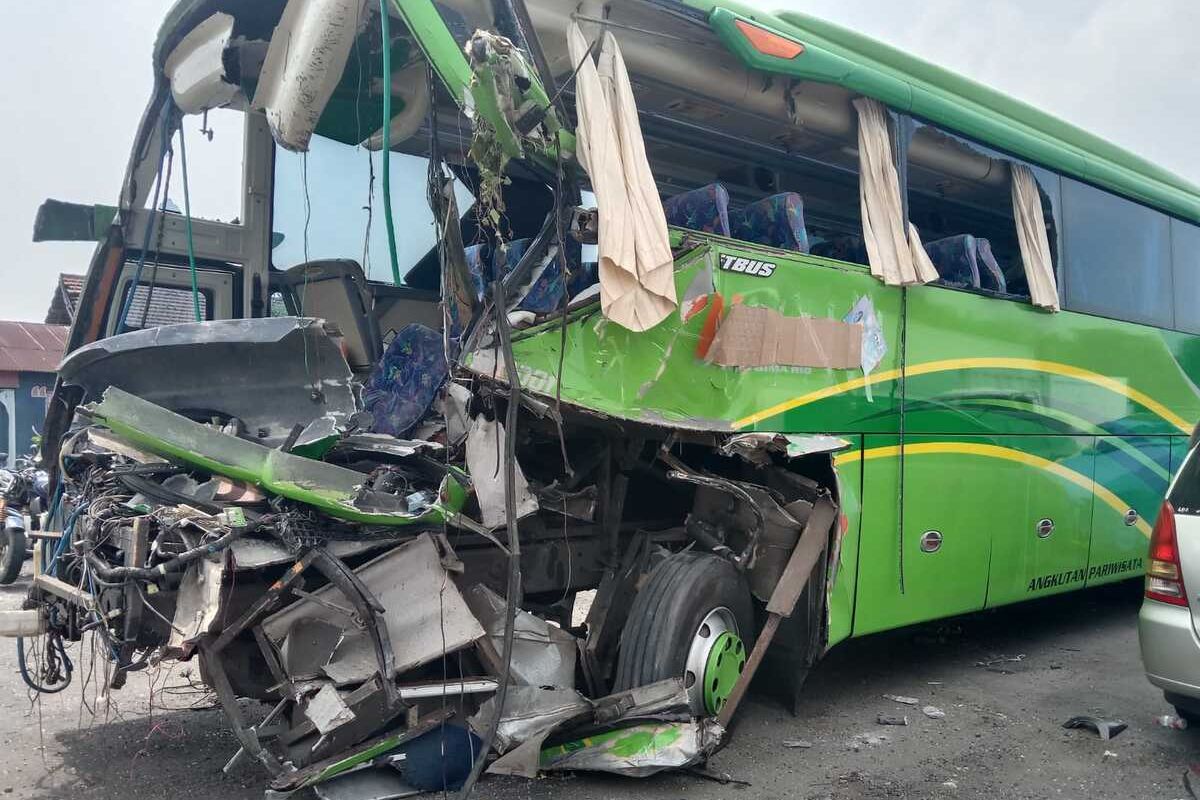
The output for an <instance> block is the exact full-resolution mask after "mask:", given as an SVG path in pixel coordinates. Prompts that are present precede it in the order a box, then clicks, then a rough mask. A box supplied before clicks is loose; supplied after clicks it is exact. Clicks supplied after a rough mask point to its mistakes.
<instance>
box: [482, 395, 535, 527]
mask: <svg viewBox="0 0 1200 800" xmlns="http://www.w3.org/2000/svg"><path fill="white" fill-rule="evenodd" d="M504 437H505V432H504V426H503V425H502V424H501V423H500V422H499V421H498V420H488V419H486V418H485V417H484V416H483V415H482V414H481V415H479V416H477V417H476V418H475V419H474V420H473V421H472V422H471V430H470V432H469V433H468V434H467V454H466V460H467V471H468V472H469V473H470V475H471V481H472V483H473V484H474V486H475V497H476V499H477V500H478V501H479V511H480V514H481V516H482V517H483V519H482V520H481V521H482V522H483V526H484V527H485V528H490V529H492V530H495V529H496V528H499V527H501V526H502V525H505V524H506V523H507V521H508V518H507V514H506V513H505V507H504V475H505V471H504V469H503V468H502V467H501V464H500V461H501V459H502V458H503V454H504V452H505V445H504ZM513 467H514V470H513V471H514V474H515V478H514V482H515V484H516V493H517V519H520V518H521V517H527V516H529V515H530V514H535V513H537V510H538V503H537V498H536V497H534V496H533V494H532V493H531V492H530V491H529V482H528V481H526V480H525V473H524V472H522V471H521V465H520V464H514V465H513Z"/></svg>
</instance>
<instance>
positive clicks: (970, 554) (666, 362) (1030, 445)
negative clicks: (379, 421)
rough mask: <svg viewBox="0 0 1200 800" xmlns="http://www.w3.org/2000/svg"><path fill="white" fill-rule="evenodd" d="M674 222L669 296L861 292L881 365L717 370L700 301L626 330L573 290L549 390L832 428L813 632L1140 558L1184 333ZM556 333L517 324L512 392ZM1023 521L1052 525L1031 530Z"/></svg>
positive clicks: (1175, 418) (766, 424)
mask: <svg viewBox="0 0 1200 800" xmlns="http://www.w3.org/2000/svg"><path fill="white" fill-rule="evenodd" d="M676 233H678V232H676ZM687 236H688V241H689V242H690V243H692V244H694V243H695V242H700V244H699V245H697V246H693V247H691V249H689V250H687V251H685V252H683V253H681V254H680V255H679V257H678V259H677V261H676V265H677V267H676V270H677V271H676V275H675V277H676V288H677V292H678V294H679V296H680V298H681V299H682V298H685V297H689V296H691V297H694V296H695V293H694V292H692V293H689V289H690V288H691V287H693V286H695V285H701V284H704V281H705V278H704V276H705V274H706V272H707V271H710V270H711V273H712V288H713V290H714V292H715V293H716V294H719V295H720V297H721V298H722V300H723V302H724V305H725V307H726V308H728V306H729V304H730V303H733V302H737V303H744V304H747V305H761V306H769V307H771V308H774V309H776V310H778V311H780V312H781V313H784V314H786V315H789V316H800V315H807V316H813V317H827V318H835V319H841V318H842V317H843V316H844V315H845V314H846V313H847V312H848V311H849V310H850V308H851V307H852V306H853V305H854V304H855V303H856V302H857V301H858V300H859V299H860V298H862V297H869V298H870V300H871V302H872V304H873V305H874V307H875V309H876V312H877V314H878V316H879V319H880V323H881V327H882V330H883V337H884V340H885V342H886V345H887V352H886V355H885V356H884V358H883V360H882V362H881V363H880V364H879V365H878V366H877V367H876V368H875V369H874V370H873V371H872V372H871V374H870V377H869V378H864V375H863V373H862V370H861V369H850V370H842V369H817V368H782V367H775V368H766V369H735V368H730V367H722V366H719V365H715V364H711V363H707V362H706V361H705V360H704V359H702V358H700V357H699V356H698V354H697V348H698V346H699V344H700V341H701V334H702V331H703V329H704V327H705V324H706V322H707V321H708V314H709V313H711V308H712V306H711V302H710V305H709V306H708V307H706V308H704V309H702V310H701V311H700V312H699V313H696V314H694V315H692V316H690V318H689V319H687V320H686V321H685V320H683V319H682V315H681V313H675V314H672V315H671V316H670V317H668V318H667V319H666V320H664V321H663V322H662V323H660V324H659V325H658V326H656V327H655V328H653V329H651V330H649V331H646V332H644V333H639V334H635V333H631V332H629V331H627V330H625V329H624V328H621V327H620V326H618V325H615V324H613V323H610V322H608V321H607V320H605V319H604V317H603V316H602V315H601V313H600V309H599V307H598V306H591V307H588V308H585V309H583V310H581V311H579V312H576V313H575V314H574V316H573V317H572V321H571V322H570V324H569V325H568V328H567V332H566V351H565V353H563V354H562V355H563V362H562V363H563V369H562V385H561V392H562V398H563V400H564V401H565V402H569V403H572V404H575V405H578V406H581V407H584V408H588V409H592V410H595V411H600V412H603V413H606V414H609V415H611V416H614V417H618V418H621V419H628V420H634V421H639V422H645V423H651V424H663V425H669V426H676V427H689V428H700V429H706V430H727V431H738V430H762V431H779V432H784V433H832V434H837V435H841V436H843V437H844V438H846V439H848V440H849V441H851V442H852V443H853V444H854V445H855V447H854V449H852V450H850V451H848V452H846V453H843V454H841V455H839V456H838V457H837V458H836V466H837V470H838V478H839V489H840V492H841V498H842V507H843V510H844V512H845V513H846V516H847V527H846V532H845V534H844V536H843V539H842V545H841V552H840V558H839V563H838V569H837V573H836V580H835V582H834V585H833V587H832V589H831V593H830V604H829V608H830V643H831V644H832V643H835V642H837V641H839V640H840V639H842V638H845V637H846V636H849V635H861V634H866V633H871V632H874V631H880V630H885V629H888V628H893V627H896V626H899V625H904V624H910V623H915V622H921V621H925V620H930V619H936V618H938V617H944V616H947V615H949V614H954V613H960V612H968V611H972V610H978V609H981V608H985V607H991V606H997V605H1003V604H1005V603H1011V602H1017V601H1020V600H1025V599H1030V598H1034V597H1040V596H1045V595H1049V594H1054V593H1056V592H1061V591H1066V590H1070V589H1077V588H1083V587H1084V586H1088V585H1097V584H1100V583H1105V582H1109V581H1116V580H1122V579H1127V578H1130V577H1135V576H1138V575H1140V574H1142V571H1143V569H1144V563H1143V562H1144V557H1145V550H1146V543H1147V537H1148V535H1149V532H1150V527H1151V525H1152V524H1153V521H1154V518H1155V515H1156V514H1157V508H1158V505H1159V503H1160V502H1161V499H1162V495H1163V492H1164V490H1165V488H1166V484H1167V480H1168V478H1169V476H1170V474H1171V471H1172V470H1173V469H1174V468H1175V467H1176V466H1178V464H1179V462H1180V459H1181V457H1182V453H1183V452H1184V448H1185V446H1186V441H1187V436H1188V434H1189V433H1190V430H1191V426H1192V423H1193V421H1194V420H1196V419H1198V418H1200V392H1198V391H1197V389H1196V383H1197V382H1200V352H1198V349H1197V345H1198V344H1200V339H1198V338H1197V337H1193V336H1188V335H1186V334H1178V333H1175V332H1171V331H1161V330H1157V329H1154V328H1149V327H1145V326H1140V325H1134V324H1130V323H1125V322H1119V321H1115V320H1109V319H1104V318H1101V317H1093V316H1089V315H1086V314H1078V313H1073V312H1060V313H1058V314H1047V313H1045V312H1042V311H1038V310H1036V309H1033V308H1032V307H1031V306H1029V305H1028V304H1027V303H1022V302H1017V301H1010V300H1001V299H997V298H992V297H985V296H982V295H977V294H973V293H970V292H962V291H958V290H954V289H949V288H946V287H941V286H917V287H910V288H908V289H906V290H904V291H903V292H902V291H901V290H900V289H897V288H893V287H887V286H884V285H882V284H881V283H879V282H878V281H877V280H875V279H874V278H873V277H871V276H870V274H869V273H868V272H867V271H866V270H865V269H863V268H860V267H858V266H857V265H849V264H840V263H838V262H832V261H827V260H824V259H820V258H815V257H810V256H805V255H801V254H798V253H792V252H785V251H779V250H773V249H771V248H764V247H759V246H756V245H750V244H745V243H741V242H735V241H732V240H727V239H722V238H720V237H715V236H701V235H698V234H695V233H693V232H689V233H688V234H687ZM676 240H677V241H679V237H678V236H677V237H676ZM721 255H734V256H741V257H746V258H751V259H756V260H759V261H768V262H771V263H773V264H775V265H776V268H775V270H774V271H773V273H772V274H771V275H770V276H769V277H765V278H764V277H758V276H749V275H745V274H739V273H732V272H725V271H722V270H720V269H719V268H717V266H716V265H717V264H718V263H720V259H719V256H721ZM903 295H906V297H904V296H903ZM713 297H715V295H713ZM711 299H712V298H711V297H710V301H711ZM902 302H903V304H904V306H905V307H906V309H907V315H908V320H907V330H906V336H907V342H906V343H905V344H906V346H904V347H902V343H901V340H900V336H901V330H902V326H901V324H900V309H901V307H902ZM681 305H683V306H684V307H686V305H687V304H686V303H684V304H681ZM561 342H562V336H561V331H560V330H559V328H558V323H557V322H552V323H549V324H546V325H543V326H541V327H538V328H531V329H529V330H526V331H521V332H519V333H518V334H516V336H515V338H514V343H513V349H514V354H515V355H516V358H517V362H518V368H519V372H520V375H521V379H522V383H523V385H524V386H526V388H528V389H530V390H531V391H534V392H539V393H542V394H544V395H546V396H550V397H552V396H554V394H555V392H556V390H557V389H558V386H557V383H558V381H557V378H556V376H557V375H558V365H559V357H560V343H561ZM902 350H903V351H904V356H905V359H904V360H905V380H904V381H901V380H900V363H901V362H900V356H901V351H902ZM902 394H903V396H904V398H905V402H904V415H903V416H904V420H903V430H904V431H905V440H904V455H903V459H902V458H901V454H900V448H899V447H898V445H899V436H898V434H899V432H900V430H901V419H900V417H901V413H900V412H901V403H900V398H901V396H902ZM902 460H903V469H904V470H905V474H904V479H905V480H904V504H905V507H904V525H903V528H901V525H900V521H899V517H898V514H899V502H900V501H899V494H900V485H899V484H900V481H899V478H900V473H899V470H900V469H901V461H902ZM1130 510H1133V511H1135V512H1136V514H1137V516H1136V519H1135V520H1134V521H1133V524H1129V523H1128V522H1127V512H1129V511H1130ZM1042 519H1048V520H1051V521H1052V522H1053V525H1054V530H1053V532H1052V533H1051V534H1050V535H1049V536H1047V537H1045V538H1042V537H1039V536H1038V535H1037V529H1038V522H1039V521H1040V520H1042ZM901 529H902V530H903V542H901V541H900V536H901ZM927 530H938V531H940V532H941V533H942V534H943V537H944V540H943V541H944V544H943V546H942V548H941V550H939V551H938V552H936V553H923V552H921V550H920V537H921V534H922V533H924V532H925V531H927ZM902 548H903V549H902ZM901 553H903V555H901ZM901 564H903V573H904V574H903V579H904V580H903V591H902V590H901Z"/></svg>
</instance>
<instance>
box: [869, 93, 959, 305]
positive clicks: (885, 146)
mask: <svg viewBox="0 0 1200 800" xmlns="http://www.w3.org/2000/svg"><path fill="white" fill-rule="evenodd" d="M854 107H855V109H857V110H858V163H859V172H860V173H861V174H860V176H859V181H858V186H859V201H860V203H861V205H862V225H863V239H864V243H865V244H866V247H867V257H868V260H869V261H870V263H871V274H872V275H874V276H875V277H876V278H879V279H880V280H881V281H883V282H884V283H886V284H887V285H889V286H908V285H911V284H917V283H929V282H930V281H933V280H937V277H938V273H937V270H936V269H935V268H934V266H933V262H931V261H930V260H929V255H928V254H927V253H926V252H925V248H924V247H923V246H922V245H921V237H920V235H919V234H918V233H917V229H916V227H915V226H914V225H912V224H911V223H909V222H907V221H906V220H905V219H904V204H903V203H902V202H901V200H900V176H899V175H898V174H897V173H896V165H895V162H894V161H893V158H892V141H891V137H890V135H889V134H888V125H887V122H888V114H887V109H886V108H884V106H883V104H882V103H880V102H879V101H878V100H872V99H871V98H869V97H860V98H858V99H857V100H855V101H854ZM906 230H907V233H908V235H907V236H905V232H906Z"/></svg>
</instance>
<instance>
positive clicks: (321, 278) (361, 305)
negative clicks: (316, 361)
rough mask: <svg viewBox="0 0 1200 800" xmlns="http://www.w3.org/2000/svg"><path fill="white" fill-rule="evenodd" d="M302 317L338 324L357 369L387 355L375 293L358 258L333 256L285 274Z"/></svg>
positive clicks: (351, 365)
mask: <svg viewBox="0 0 1200 800" xmlns="http://www.w3.org/2000/svg"><path fill="white" fill-rule="evenodd" d="M281 278H282V280H281V281H280V282H281V283H282V284H284V285H286V286H287V287H288V290H289V293H290V294H291V296H292V298H293V300H294V302H295V305H296V308H295V309H294V312H295V313H296V314H298V315H300V316H302V317H320V318H321V319H324V320H325V321H326V322H329V323H332V324H333V325H336V326H337V328H338V330H339V331H341V334H342V338H343V339H344V340H345V351H346V360H347V361H349V362H350V368H351V369H352V370H354V371H355V372H359V371H364V370H370V369H371V368H373V367H374V366H375V363H376V362H377V361H379V358H380V356H381V355H382V354H383V353H382V349H381V339H382V337H381V336H380V335H379V330H378V328H377V326H376V324H375V320H374V318H373V317H372V316H371V292H370V289H369V288H368V286H367V278H366V276H365V275H364V274H363V270H362V267H360V266H359V265H358V262H357V261H353V260H351V259H348V258H331V259H326V260H323V261H309V262H306V263H304V264H297V265H296V266H294V267H292V268H291V269H289V270H287V271H285V272H284V273H283V275H282V276H281Z"/></svg>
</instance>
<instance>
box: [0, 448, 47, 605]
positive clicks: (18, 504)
mask: <svg viewBox="0 0 1200 800" xmlns="http://www.w3.org/2000/svg"><path fill="white" fill-rule="evenodd" d="M48 484H49V478H48V476H47V475H46V472H45V471H44V470H39V469H36V468H34V467H33V466H31V465H26V466H21V465H18V468H17V469H0V520H3V523H4V531H3V534H2V535H0V586H7V585H8V584H10V583H13V582H14V581H15V580H16V579H17V576H18V575H20V574H21V565H22V564H23V563H24V562H25V556H26V555H27V554H28V540H27V538H26V536H25V527H26V526H25V518H26V515H28V517H29V521H30V526H29V527H30V528H32V529H33V530H37V529H38V527H39V523H40V520H41V515H42V511H44V510H45V505H46V496H47V488H48Z"/></svg>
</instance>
